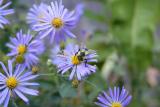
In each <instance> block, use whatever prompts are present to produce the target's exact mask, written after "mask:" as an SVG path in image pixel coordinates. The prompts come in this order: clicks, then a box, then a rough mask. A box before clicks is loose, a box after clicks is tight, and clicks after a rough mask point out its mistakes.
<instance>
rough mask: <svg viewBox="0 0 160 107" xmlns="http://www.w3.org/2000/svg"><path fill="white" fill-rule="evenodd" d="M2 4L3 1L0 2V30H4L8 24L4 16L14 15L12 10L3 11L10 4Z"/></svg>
mask: <svg viewBox="0 0 160 107" xmlns="http://www.w3.org/2000/svg"><path fill="white" fill-rule="evenodd" d="M2 4H3V0H0V28H4V25H6V24H9V21H8V20H7V19H6V18H5V16H6V15H9V14H13V13H14V10H13V9H5V8H6V7H8V6H9V5H10V4H11V2H8V3H6V4H4V5H2Z"/></svg>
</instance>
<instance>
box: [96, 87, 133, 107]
mask: <svg viewBox="0 0 160 107" xmlns="http://www.w3.org/2000/svg"><path fill="white" fill-rule="evenodd" d="M97 99H98V102H96V104H97V105H99V106H101V107H126V106H127V105H128V104H129V103H130V101H131V99H132V96H131V95H129V92H128V91H127V90H126V89H125V88H124V87H123V88H122V90H121V91H120V88H119V87H118V88H117V87H114V90H112V89H111V88H109V94H107V93H106V92H103V93H102V94H99V96H98V97H97Z"/></svg>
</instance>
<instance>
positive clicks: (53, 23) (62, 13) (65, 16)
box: [34, 0, 79, 44]
mask: <svg viewBox="0 0 160 107" xmlns="http://www.w3.org/2000/svg"><path fill="white" fill-rule="evenodd" d="M78 16H79V15H77V12H76V11H75V10H73V11H69V10H68V9H66V8H64V5H62V1H61V0H60V1H57V0H56V1H54V2H51V5H50V6H48V8H47V10H46V11H44V17H40V18H38V20H39V21H40V22H41V23H38V24H35V25H34V30H35V31H37V32H39V36H40V39H42V38H45V37H48V38H49V40H50V43H53V42H54V43H56V44H59V43H60V42H61V41H65V40H66V38H67V37H70V38H76V36H75V35H74V34H73V33H72V32H71V31H70V30H71V29H73V28H74V27H75V26H76V24H77V17H78Z"/></svg>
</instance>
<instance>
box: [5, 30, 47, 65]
mask: <svg viewBox="0 0 160 107" xmlns="http://www.w3.org/2000/svg"><path fill="white" fill-rule="evenodd" d="M7 46H8V47H9V48H10V49H11V52H9V53H8V54H7V56H10V57H13V60H14V61H15V62H16V63H17V64H23V65H24V66H26V67H28V68H31V66H33V65H37V64H38V62H39V58H38V57H39V55H41V54H42V53H43V52H44V44H43V42H42V41H41V40H39V39H35V38H33V36H32V35H31V34H30V33H29V32H28V33H27V34H23V32H22V30H21V31H20V32H18V33H17V35H16V37H11V38H10V43H7Z"/></svg>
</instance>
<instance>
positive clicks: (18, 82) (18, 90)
mask: <svg viewBox="0 0 160 107" xmlns="http://www.w3.org/2000/svg"><path fill="white" fill-rule="evenodd" d="M0 65H1V66H2V68H3V70H4V74H2V73H0V105H2V104H4V107H7V106H8V103H9V100H10V98H14V97H16V96H18V97H20V98H21V99H22V100H23V101H24V102H26V103H28V102H29V100H28V98H27V97H26V96H25V95H24V94H27V95H33V96H37V95H38V91H37V90H34V89H30V88H28V87H31V86H37V85H39V84H38V83H35V82H31V80H33V79H35V78H36V77H37V76H38V75H32V72H30V71H25V67H24V66H21V65H18V66H17V67H16V68H15V69H13V68H12V62H11V61H10V60H9V61H8V69H7V68H6V67H5V65H4V64H3V63H2V62H0ZM24 71H25V72H24Z"/></svg>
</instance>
